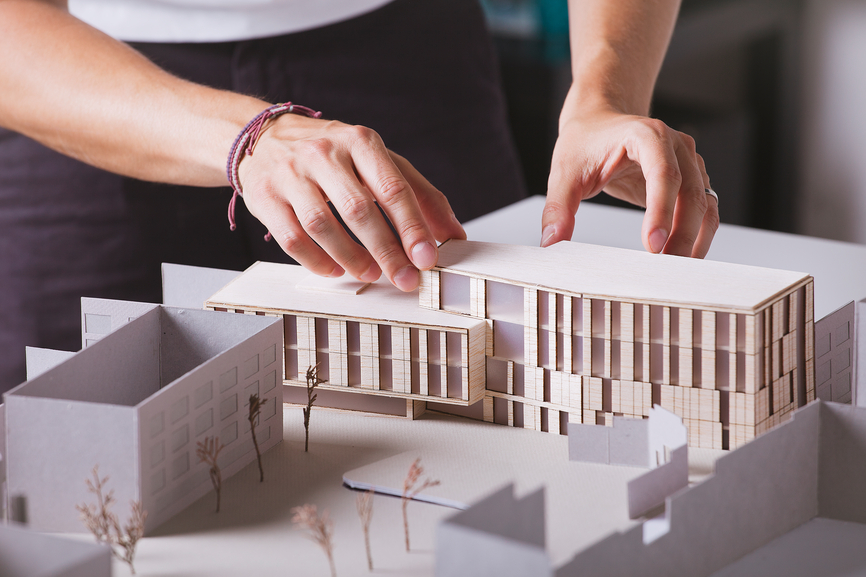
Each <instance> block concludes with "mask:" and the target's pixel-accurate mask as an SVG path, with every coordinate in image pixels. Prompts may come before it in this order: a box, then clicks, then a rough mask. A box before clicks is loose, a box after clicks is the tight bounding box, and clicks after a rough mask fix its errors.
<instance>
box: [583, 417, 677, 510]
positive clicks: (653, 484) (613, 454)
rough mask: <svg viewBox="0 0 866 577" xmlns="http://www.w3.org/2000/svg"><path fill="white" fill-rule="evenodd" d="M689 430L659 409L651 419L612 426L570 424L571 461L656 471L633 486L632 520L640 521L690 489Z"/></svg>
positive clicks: (617, 422) (620, 420) (616, 420)
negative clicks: (675, 496) (673, 496)
mask: <svg viewBox="0 0 866 577" xmlns="http://www.w3.org/2000/svg"><path fill="white" fill-rule="evenodd" d="M687 442H688V430H687V429H686V427H685V426H684V425H683V422H682V419H680V418H679V417H678V416H676V415H675V414H673V413H671V412H669V411H666V410H665V409H663V408H661V407H659V406H658V405H656V406H655V407H653V408H652V409H650V411H649V418H648V419H629V418H626V417H614V418H613V426H612V427H597V426H594V425H582V424H577V423H569V424H568V459H569V460H570V461H582V462H590V463H602V464H605V465H625V466H629V467H641V468H645V469H651V471H650V472H649V473H647V474H645V475H641V476H640V477H638V478H636V479H634V480H632V481H629V483H628V516H629V518H631V519H637V518H638V517H642V516H644V515H646V514H647V512H648V511H651V510H653V509H655V508H656V507H659V506H661V505H663V504H664V502H665V499H666V498H667V497H669V496H670V495H673V494H674V493H676V492H677V491H679V490H680V489H683V488H685V487H687V486H688V484H689V455H688V449H689V448H688V444H687Z"/></svg>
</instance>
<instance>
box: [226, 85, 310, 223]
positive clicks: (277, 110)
mask: <svg viewBox="0 0 866 577" xmlns="http://www.w3.org/2000/svg"><path fill="white" fill-rule="evenodd" d="M290 112H291V113H293V114H301V115H303V116H309V117H310V118H321V116H322V113H321V112H316V111H315V110H313V109H312V108H307V107H306V106H301V105H300V104H292V103H291V102H284V103H283V104H275V105H273V106H270V107H268V108H266V109H264V110H263V111H262V112H260V113H259V114H258V115H257V116H256V117H255V118H253V119H252V120H250V121H249V122H248V123H247V125H246V126H244V129H243V130H241V132H240V134H238V137H237V138H235V141H234V143H233V144H232V148H231V151H230V152H229V158H228V161H227V162H226V175H227V176H228V180H229V184H230V185H231V187H232V199H231V200H230V201H229V228H230V229H231V230H235V229H236V228H237V225H236V224H235V204H236V203H237V198H238V196H243V195H244V193H243V190H242V189H241V181H240V178H239V177H238V167H239V166H240V165H241V160H243V158H244V156H252V155H253V148H255V146H256V142H257V141H258V139H259V136H260V135H261V133H262V128H263V127H264V125H265V123H266V122H267V121H268V120H270V119H272V118H276V117H277V116H280V115H282V114H286V113H290ZM270 236H271V233H270V232H269V233H268V234H267V235H265V240H269V239H270Z"/></svg>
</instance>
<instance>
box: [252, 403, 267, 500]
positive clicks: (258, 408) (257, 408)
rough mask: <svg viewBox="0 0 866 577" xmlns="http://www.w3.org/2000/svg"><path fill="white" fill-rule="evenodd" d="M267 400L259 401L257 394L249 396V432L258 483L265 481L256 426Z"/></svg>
mask: <svg viewBox="0 0 866 577" xmlns="http://www.w3.org/2000/svg"><path fill="white" fill-rule="evenodd" d="M267 402H268V400H267V399H264V400H262V399H260V398H259V395H258V394H257V393H254V394H252V395H250V414H249V420H250V432H251V433H252V436H253V446H254V447H255V448H256V460H257V461H258V463H259V482H260V483H263V482H264V481H265V470H264V468H263V467H262V452H261V450H260V449H259V441H258V439H256V424H258V422H259V415H260V414H261V412H262V407H263V406H264V405H265V403H267Z"/></svg>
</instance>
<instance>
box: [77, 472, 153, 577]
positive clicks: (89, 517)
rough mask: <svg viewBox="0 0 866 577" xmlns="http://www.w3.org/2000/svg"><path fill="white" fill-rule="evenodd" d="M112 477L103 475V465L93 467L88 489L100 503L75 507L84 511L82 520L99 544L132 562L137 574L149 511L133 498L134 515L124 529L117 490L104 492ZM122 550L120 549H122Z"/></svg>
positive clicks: (130, 567) (130, 564)
mask: <svg viewBox="0 0 866 577" xmlns="http://www.w3.org/2000/svg"><path fill="white" fill-rule="evenodd" d="M108 479H109V477H108V476H107V475H106V476H105V477H101V478H100V476H99V465H96V466H95V467H93V480H92V481H91V480H90V479H85V480H84V483H85V484H86V485H87V490H88V491H89V492H91V493H93V494H95V495H96V504H95V505H89V504H86V503H84V504H81V505H76V506H75V508H76V509H78V512H79V513H81V520H82V521H84V524H85V525H86V526H87V529H88V531H90V532H91V533H93V536H94V537H96V540H97V541H98V542H99V543H105V544H107V545H108V546H109V548H110V549H111V553H112V554H113V555H114V556H115V557H117V558H118V559H120V560H121V561H123V562H125V563H126V564H127V565H129V570H130V571H131V572H132V574H133V575H135V566H134V565H133V560H134V558H135V547H136V545H137V544H138V541H139V540H140V539H141V538H142V537H144V522H145V521H146V520H147V511H145V510H144V508H143V507H142V506H141V502H140V501H130V506H131V509H132V511H131V514H130V516H129V520H128V521H127V522H126V525H125V526H124V527H123V528H121V526H120V521H119V520H118V519H117V515H115V514H114V513H113V512H112V511H111V506H112V505H114V503H115V499H114V490H110V491H108V492H107V493H105V494H103V488H104V487H105V484H106V483H107V482H108ZM118 551H120V552H118Z"/></svg>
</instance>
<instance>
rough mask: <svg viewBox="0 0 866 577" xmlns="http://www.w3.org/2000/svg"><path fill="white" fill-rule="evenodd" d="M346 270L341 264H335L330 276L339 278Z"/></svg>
mask: <svg viewBox="0 0 866 577" xmlns="http://www.w3.org/2000/svg"><path fill="white" fill-rule="evenodd" d="M345 272H346V271H344V270H343V267H341V266H340V265H335V266H334V269H333V270H332V271H331V272H330V273H328V276H329V277H331V278H338V277H341V276H343V273H345Z"/></svg>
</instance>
